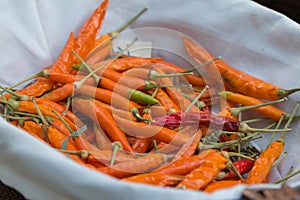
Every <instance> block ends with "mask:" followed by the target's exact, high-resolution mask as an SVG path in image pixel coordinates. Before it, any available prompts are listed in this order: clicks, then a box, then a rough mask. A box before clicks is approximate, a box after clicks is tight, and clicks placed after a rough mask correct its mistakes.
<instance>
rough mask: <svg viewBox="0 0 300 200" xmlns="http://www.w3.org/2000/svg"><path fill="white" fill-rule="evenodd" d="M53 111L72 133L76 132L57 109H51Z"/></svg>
mask: <svg viewBox="0 0 300 200" xmlns="http://www.w3.org/2000/svg"><path fill="white" fill-rule="evenodd" d="M51 112H53V113H54V114H55V115H56V116H57V117H58V118H59V119H60V120H61V121H62V123H63V124H64V125H65V126H66V128H67V129H68V131H69V132H70V133H73V132H74V130H72V128H71V127H70V126H69V124H68V123H67V122H66V121H65V120H64V118H62V116H61V115H60V114H59V113H58V112H56V111H55V110H51Z"/></svg>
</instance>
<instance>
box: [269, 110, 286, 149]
mask: <svg viewBox="0 0 300 200" xmlns="http://www.w3.org/2000/svg"><path fill="white" fill-rule="evenodd" d="M283 118H284V115H281V117H280V119H279V121H278V122H277V125H276V127H275V129H278V128H279V126H280V124H281V123H282V121H283ZM275 135H276V133H273V134H272V135H271V138H270V141H269V144H268V146H270V145H271V144H272V142H273V140H274V137H275Z"/></svg>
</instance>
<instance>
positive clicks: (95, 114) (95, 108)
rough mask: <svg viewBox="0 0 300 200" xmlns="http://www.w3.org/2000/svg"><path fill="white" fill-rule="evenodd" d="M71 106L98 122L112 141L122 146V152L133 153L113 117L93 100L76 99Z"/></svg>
mask: <svg viewBox="0 0 300 200" xmlns="http://www.w3.org/2000/svg"><path fill="white" fill-rule="evenodd" d="M73 105H74V108H76V109H77V110H78V111H80V112H81V113H82V114H84V115H86V116H88V117H89V118H91V119H92V120H94V121H95V122H98V123H99V124H100V126H101V127H102V128H103V129H104V130H105V131H106V133H107V134H108V135H109V136H110V138H111V139H112V140H113V141H119V142H120V143H121V144H122V147H123V148H124V150H126V151H129V152H131V153H134V152H133V150H132V148H131V146H130V144H129V142H128V140H127V138H126V135H125V133H124V132H123V131H121V130H120V128H119V127H118V125H117V123H116V122H115V120H114V118H113V116H112V115H111V114H110V113H109V112H108V111H107V110H106V109H105V108H104V107H103V106H102V105H101V104H98V103H97V101H95V100H85V99H79V98H76V99H75V100H74V101H73ZM103 116H105V117H103Z"/></svg>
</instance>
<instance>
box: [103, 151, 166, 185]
mask: <svg viewBox="0 0 300 200" xmlns="http://www.w3.org/2000/svg"><path fill="white" fill-rule="evenodd" d="M166 161H167V157H166V156H165V155H163V154H158V153H153V154H148V155H145V156H142V157H138V158H136V159H135V160H132V161H128V162H122V163H118V164H116V165H114V166H110V167H102V168H98V169H97V171H99V172H102V173H105V174H107V175H110V176H114V177H116V178H120V179H121V178H125V177H129V176H132V175H134V174H138V173H146V172H149V171H153V170H154V169H156V168H158V167H159V166H161V165H162V164H164V163H165V162H166Z"/></svg>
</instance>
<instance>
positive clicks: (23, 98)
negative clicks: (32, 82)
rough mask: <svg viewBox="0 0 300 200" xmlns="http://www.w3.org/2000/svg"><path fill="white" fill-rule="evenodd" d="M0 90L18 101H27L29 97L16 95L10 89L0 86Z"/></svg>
mask: <svg viewBox="0 0 300 200" xmlns="http://www.w3.org/2000/svg"><path fill="white" fill-rule="evenodd" d="M0 89H2V90H3V91H5V92H8V93H9V94H11V95H13V96H14V97H16V98H17V99H18V100H20V101H28V100H29V97H28V96H27V95H20V94H17V93H15V92H14V91H12V90H11V89H8V88H5V87H2V86H0Z"/></svg>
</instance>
